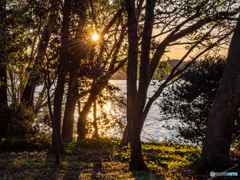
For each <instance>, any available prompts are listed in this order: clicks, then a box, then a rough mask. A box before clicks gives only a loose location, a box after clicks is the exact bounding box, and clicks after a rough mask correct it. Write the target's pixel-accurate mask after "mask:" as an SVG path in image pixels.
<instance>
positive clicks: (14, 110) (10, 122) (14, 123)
mask: <svg viewBox="0 0 240 180" xmlns="http://www.w3.org/2000/svg"><path fill="white" fill-rule="evenodd" d="M0 119H1V126H0V128H1V129H0V138H9V139H11V138H16V137H18V138H23V137H24V136H26V134H29V133H34V129H33V123H34V113H33V111H32V109H31V108H27V107H26V106H25V105H24V104H11V105H10V106H9V107H3V108H1V109H0Z"/></svg>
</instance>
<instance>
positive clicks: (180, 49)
mask: <svg viewBox="0 0 240 180" xmlns="http://www.w3.org/2000/svg"><path fill="white" fill-rule="evenodd" d="M158 33H159V31H158V30H157V29H154V30H153V35H156V34H158ZM162 38H165V37H162ZM161 40H163V39H161ZM167 51H169V52H167V53H166V55H167V56H168V57H169V58H170V59H178V60H180V59H181V58H182V57H183V56H184V55H185V53H187V50H186V49H185V45H177V46H172V47H171V48H170V47H169V48H168V49H167ZM227 53H228V48H222V49H221V51H220V52H219V55H225V56H227ZM195 54H196V51H195V50H194V51H193V52H192V53H190V55H189V56H188V57H187V58H186V59H185V61H188V60H190V56H191V57H193V56H194V55H195Z"/></svg>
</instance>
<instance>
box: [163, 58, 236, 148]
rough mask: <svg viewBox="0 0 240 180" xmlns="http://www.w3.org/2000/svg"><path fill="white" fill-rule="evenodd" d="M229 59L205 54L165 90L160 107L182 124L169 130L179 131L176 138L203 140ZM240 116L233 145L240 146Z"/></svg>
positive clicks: (199, 141) (197, 141) (164, 119)
mask: <svg viewBox="0 0 240 180" xmlns="http://www.w3.org/2000/svg"><path fill="white" fill-rule="evenodd" d="M225 62H226V60H225V59H224V58H222V57H206V58H205V59H204V60H200V61H199V62H195V63H194V64H193V66H192V67H191V68H190V69H189V70H187V71H186V72H185V73H184V74H182V81H180V82H178V83H176V84H175V85H173V86H172V87H169V88H168V91H167V92H166V93H164V97H163V101H162V104H160V107H161V110H162V111H163V113H164V115H165V116H164V118H163V119H162V120H161V121H166V120H169V119H173V118H175V119H178V120H179V121H180V124H178V125H174V126H173V127H170V126H165V127H166V128H168V129H175V130H177V132H178V135H177V137H176V138H177V139H182V138H183V141H185V142H192V143H197V144H199V145H201V144H202V141H203V139H204V135H205V130H206V125H207V117H208V114H209V110H210V108H211V106H212V103H213V100H214V97H215V95H216V93H217V89H218V86H219V84H220V81H221V76H222V73H223V69H224V66H225ZM239 117H240V115H239V114H238V116H237V118H236V121H235V128H234V132H233V145H234V146H235V147H236V148H239V145H238V142H239V141H238V139H239V130H240V129H239V124H240V119H239Z"/></svg>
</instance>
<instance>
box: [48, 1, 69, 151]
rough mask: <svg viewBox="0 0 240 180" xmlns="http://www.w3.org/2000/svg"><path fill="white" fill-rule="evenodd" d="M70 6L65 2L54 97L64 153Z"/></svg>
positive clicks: (58, 133) (56, 120) (59, 138)
mask: <svg viewBox="0 0 240 180" xmlns="http://www.w3.org/2000/svg"><path fill="white" fill-rule="evenodd" d="M70 5H71V1H65V2H64V7H63V22H62V31H61V49H60V66H59V73H58V80H57V87H56V90H55V97H54V115H53V116H54V118H53V119H54V121H55V125H56V128H55V129H56V131H57V132H56V133H57V138H58V141H59V146H60V151H62V137H61V114H62V113H61V111H62V100H63V93H64V84H65V76H66V72H67V60H68V58H69V52H68V48H69V36H70V32H69V26H70ZM55 129H53V136H52V138H53V139H52V148H53V152H56V151H57V149H56V147H57V139H55V136H54V133H55V132H54V131H55Z"/></svg>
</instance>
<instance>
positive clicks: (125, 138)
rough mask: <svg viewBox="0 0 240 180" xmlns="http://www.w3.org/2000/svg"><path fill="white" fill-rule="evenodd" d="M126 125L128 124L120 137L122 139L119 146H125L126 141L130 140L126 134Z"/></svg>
mask: <svg viewBox="0 0 240 180" xmlns="http://www.w3.org/2000/svg"><path fill="white" fill-rule="evenodd" d="M128 126H129V125H128V124H127V125H126V127H125V129H124V132H123V137H122V140H121V143H120V147H124V146H127V145H128V143H129V142H130V140H129V136H128Z"/></svg>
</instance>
